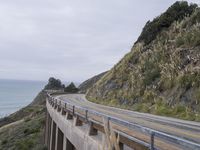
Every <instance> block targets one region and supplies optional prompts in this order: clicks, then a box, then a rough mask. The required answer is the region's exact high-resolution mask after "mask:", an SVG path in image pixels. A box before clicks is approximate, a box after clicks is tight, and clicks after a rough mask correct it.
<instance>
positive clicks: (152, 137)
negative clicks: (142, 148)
mask: <svg viewBox="0 0 200 150" xmlns="http://www.w3.org/2000/svg"><path fill="white" fill-rule="evenodd" d="M154 136H155V133H154V132H152V133H151V147H150V150H154Z"/></svg>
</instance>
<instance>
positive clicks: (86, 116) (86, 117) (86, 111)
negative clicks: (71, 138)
mask: <svg viewBox="0 0 200 150" xmlns="http://www.w3.org/2000/svg"><path fill="white" fill-rule="evenodd" d="M85 120H86V122H87V121H88V110H85Z"/></svg>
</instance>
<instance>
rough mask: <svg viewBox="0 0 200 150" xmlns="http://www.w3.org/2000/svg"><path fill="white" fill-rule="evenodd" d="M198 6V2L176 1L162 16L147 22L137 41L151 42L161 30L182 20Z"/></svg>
mask: <svg viewBox="0 0 200 150" xmlns="http://www.w3.org/2000/svg"><path fill="white" fill-rule="evenodd" d="M196 8H197V5H196V4H191V5H188V2H186V1H181V2H175V3H174V4H173V5H172V6H171V7H169V8H168V9H167V11H166V12H165V13H163V14H162V15H161V16H159V17H157V18H155V19H154V20H153V21H152V22H150V21H148V22H147V23H146V25H145V27H144V28H143V31H142V33H141V35H140V36H139V38H138V40H137V42H141V41H144V43H145V44H149V43H150V42H151V41H153V40H154V39H155V38H156V36H157V35H158V33H160V31H162V30H163V29H164V28H168V27H169V26H170V25H171V24H172V23H173V22H174V21H179V20H182V19H183V18H184V17H185V16H187V15H189V16H190V15H191V14H192V13H193V12H194V10H195V9H196Z"/></svg>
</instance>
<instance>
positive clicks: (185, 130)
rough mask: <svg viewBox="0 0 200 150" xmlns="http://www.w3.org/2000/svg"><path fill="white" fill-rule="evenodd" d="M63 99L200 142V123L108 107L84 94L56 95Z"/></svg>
mask: <svg viewBox="0 0 200 150" xmlns="http://www.w3.org/2000/svg"><path fill="white" fill-rule="evenodd" d="M56 97H57V98H58V99H60V100H61V101H65V102H68V103H71V104H73V105H76V106H81V107H84V108H87V109H90V110H95V111H97V112H100V113H104V114H107V115H110V116H113V117H117V118H120V119H123V120H126V121H129V122H132V123H136V124H139V125H142V126H144V127H148V128H151V129H155V130H157V131H161V132H164V133H167V134H170V135H174V136H178V137H180V138H183V139H186V140H189V141H192V142H195V143H198V144H200V123H199V122H193V121H185V120H180V119H175V118H170V117H161V116H156V115H151V114H146V113H139V112H134V111H129V110H124V109H119V108H114V107H108V106H104V105H100V104H95V103H92V102H89V101H88V100H87V99H86V98H85V95H84V94H65V95H59V96H56Z"/></svg>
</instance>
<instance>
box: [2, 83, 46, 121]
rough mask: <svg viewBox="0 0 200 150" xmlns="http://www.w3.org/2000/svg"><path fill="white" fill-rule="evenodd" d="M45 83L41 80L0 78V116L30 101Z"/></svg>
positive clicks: (12, 111) (6, 114)
mask: <svg viewBox="0 0 200 150" xmlns="http://www.w3.org/2000/svg"><path fill="white" fill-rule="evenodd" d="M45 84H46V83H45V82H43V81H24V80H7V79H0V118H1V117H5V116H8V115H9V114H11V113H14V112H15V111H17V110H19V109H20V108H22V107H25V106H26V105H28V104H29V103H31V102H32V101H33V99H34V98H35V96H36V95H37V94H38V93H39V92H40V91H41V90H42V89H43V87H44V85H45Z"/></svg>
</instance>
